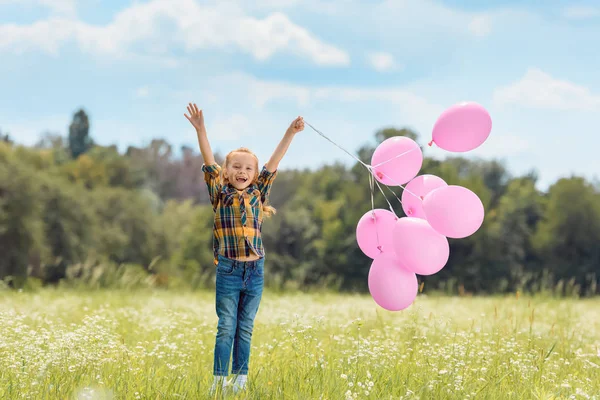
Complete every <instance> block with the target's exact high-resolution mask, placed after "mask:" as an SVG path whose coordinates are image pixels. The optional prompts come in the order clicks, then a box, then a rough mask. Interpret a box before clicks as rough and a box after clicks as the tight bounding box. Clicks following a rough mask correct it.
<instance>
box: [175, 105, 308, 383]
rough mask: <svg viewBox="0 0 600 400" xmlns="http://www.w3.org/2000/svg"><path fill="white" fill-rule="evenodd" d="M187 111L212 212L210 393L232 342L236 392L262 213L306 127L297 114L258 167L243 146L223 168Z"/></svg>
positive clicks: (255, 285)
mask: <svg viewBox="0 0 600 400" xmlns="http://www.w3.org/2000/svg"><path fill="white" fill-rule="evenodd" d="M187 109H188V112H189V113H190V116H188V115H187V114H184V115H185V117H186V118H187V119H188V120H189V121H190V123H191V124H192V125H193V126H194V128H196V133H197V134H198V144H199V145H200V151H201V152H202V158H203V159H204V164H203V165H202V170H203V171H204V180H205V181H206V184H207V186H208V194H209V197H210V202H211V203H212V206H213V210H214V212H215V219H214V225H213V248H214V257H215V258H214V263H215V266H216V273H217V278H216V311H217V316H218V317H219V322H218V325H217V337H216V341H215V351H214V366H213V374H214V376H215V380H214V383H213V385H212V387H211V390H210V392H211V393H214V391H215V390H216V388H217V386H218V385H223V386H225V385H226V382H225V378H226V377H227V374H228V369H229V357H230V355H231V351H232V345H233V363H232V368H231V372H232V374H234V375H236V378H235V380H234V383H233V390H234V392H237V391H239V390H240V389H243V388H245V386H246V381H247V376H248V360H249V356H250V340H251V337H252V329H253V326H254V318H255V316H256V313H257V311H258V306H259V304H260V300H261V297H262V291H263V274H264V257H265V251H264V248H263V244H262V239H261V229H262V222H263V218H264V216H270V215H272V214H273V213H274V212H275V209H274V208H273V207H271V206H269V205H268V199H269V192H270V190H271V185H272V184H273V180H274V179H275V176H276V175H277V168H278V166H279V162H280V161H281V159H282V158H283V156H284V154H285V153H286V151H287V149H288V147H289V145H290V143H291V142H292V139H293V138H294V135H295V134H296V133H298V132H300V131H302V130H303V129H304V121H303V119H302V117H298V118H296V119H295V120H294V121H293V122H292V124H291V125H290V127H289V128H288V129H287V131H286V133H285V135H284V136H283V139H282V140H281V142H280V143H279V145H278V146H277V148H276V149H275V151H274V153H273V155H272V156H271V158H270V159H269V161H268V162H267V163H266V164H265V165H264V166H263V168H262V169H261V170H260V171H259V169H258V158H257V157H256V155H254V153H252V152H251V151H250V150H248V149H246V148H243V147H242V148H239V149H237V150H234V151H232V152H230V153H229V154H227V156H226V157H225V162H224V164H223V168H221V167H220V166H219V165H217V163H216V162H215V159H214V156H213V153H212V150H211V148H210V144H209V142H208V138H207V134H206V128H205V126H204V116H203V114H202V110H198V106H196V104H193V105H192V104H191V103H190V104H189V105H188V107H187Z"/></svg>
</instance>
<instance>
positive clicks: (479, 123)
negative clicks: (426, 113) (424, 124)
mask: <svg viewBox="0 0 600 400" xmlns="http://www.w3.org/2000/svg"><path fill="white" fill-rule="evenodd" d="M491 131H492V118H491V117H490V114H489V113H488V112H487V111H486V109H485V108H483V107H482V106H480V105H479V104H477V103H472V102H464V103H459V104H456V105H453V106H452V107H450V108H448V109H447V110H446V111H444V112H443V113H442V114H441V115H440V116H439V118H438V119H437V121H436V122H435V125H434V126H433V132H432V136H433V140H432V141H431V142H430V143H429V145H430V146H431V144H432V143H435V144H436V145H438V147H441V148H442V149H444V150H448V151H454V152H465V151H469V150H473V149H475V148H477V147H479V146H481V144H483V142H485V141H486V140H487V138H488V136H489V135H490V132H491Z"/></svg>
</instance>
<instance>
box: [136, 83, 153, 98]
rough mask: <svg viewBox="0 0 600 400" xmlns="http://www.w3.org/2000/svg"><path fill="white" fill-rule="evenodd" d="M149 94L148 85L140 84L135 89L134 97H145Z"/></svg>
mask: <svg viewBox="0 0 600 400" xmlns="http://www.w3.org/2000/svg"><path fill="white" fill-rule="evenodd" d="M149 95H150V88H149V87H148V86H141V87H139V88H137V89H136V90H135V97H138V98H141V99H143V98H145V97H148V96H149Z"/></svg>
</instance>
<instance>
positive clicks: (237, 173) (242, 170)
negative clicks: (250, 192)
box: [224, 153, 256, 190]
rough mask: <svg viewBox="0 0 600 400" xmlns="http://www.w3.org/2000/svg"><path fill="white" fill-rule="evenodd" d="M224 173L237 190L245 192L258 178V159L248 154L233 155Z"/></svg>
mask: <svg viewBox="0 0 600 400" xmlns="http://www.w3.org/2000/svg"><path fill="white" fill-rule="evenodd" d="M224 173H225V177H226V178H227V179H228V180H229V183H231V184H232V185H233V186H234V187H235V188H236V189H238V190H244V189H245V188H247V187H248V186H250V184H251V183H252V181H253V180H254V177H255V176H256V158H254V156H253V155H252V154H248V153H233V154H232V155H231V158H230V160H229V162H228V163H227V166H226V167H225V171H224Z"/></svg>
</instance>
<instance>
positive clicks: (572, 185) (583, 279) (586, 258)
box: [534, 177, 600, 290]
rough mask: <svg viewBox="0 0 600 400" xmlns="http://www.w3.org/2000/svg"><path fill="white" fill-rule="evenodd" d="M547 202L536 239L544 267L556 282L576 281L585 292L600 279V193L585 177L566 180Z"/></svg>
mask: <svg viewBox="0 0 600 400" xmlns="http://www.w3.org/2000/svg"><path fill="white" fill-rule="evenodd" d="M546 202H547V209H546V212H545V213H544V218H543V219H542V221H540V223H539V226H538V230H537V232H536V235H535V237H534V244H535V247H536V249H537V251H538V252H539V255H540V258H541V260H542V265H543V266H544V267H545V268H547V269H548V270H549V271H550V272H552V273H553V274H554V276H555V278H556V279H561V280H568V279H570V278H572V277H574V278H576V281H577V284H579V285H580V287H581V288H582V289H583V290H586V289H587V285H596V284H597V278H598V277H600V246H598V238H600V193H598V191H597V190H596V189H595V188H594V186H593V185H591V184H590V183H588V182H586V181H585V180H584V179H583V178H580V177H572V178H564V179H560V180H559V181H558V182H556V183H555V184H554V185H552V186H551V187H550V189H549V191H548V195H547V197H546ZM590 278H591V279H592V281H590Z"/></svg>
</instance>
